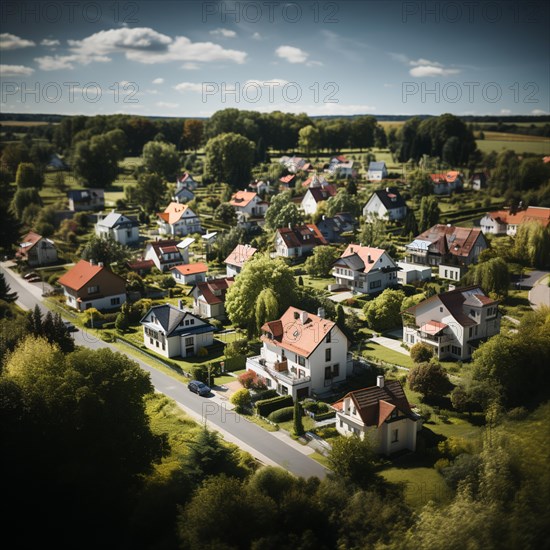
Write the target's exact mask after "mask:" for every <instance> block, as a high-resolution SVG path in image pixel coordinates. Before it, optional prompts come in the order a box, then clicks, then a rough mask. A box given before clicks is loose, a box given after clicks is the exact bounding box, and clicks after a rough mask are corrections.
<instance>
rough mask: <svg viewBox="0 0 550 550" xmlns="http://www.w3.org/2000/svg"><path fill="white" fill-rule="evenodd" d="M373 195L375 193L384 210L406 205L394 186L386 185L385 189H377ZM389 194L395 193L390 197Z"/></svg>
mask: <svg viewBox="0 0 550 550" xmlns="http://www.w3.org/2000/svg"><path fill="white" fill-rule="evenodd" d="M373 195H376V196H377V197H378V198H379V199H380V201H381V202H382V204H383V205H384V206H385V207H386V210H392V209H393V208H401V207H403V206H406V204H405V201H404V200H403V197H402V196H401V195H400V194H399V191H398V190H397V189H395V187H388V188H386V189H377V190H376V191H375V192H374V193H373ZM390 195H395V198H394V197H391V196H390Z"/></svg>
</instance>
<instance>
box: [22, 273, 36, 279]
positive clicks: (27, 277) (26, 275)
mask: <svg viewBox="0 0 550 550" xmlns="http://www.w3.org/2000/svg"><path fill="white" fill-rule="evenodd" d="M32 277H38V273H35V272H34V271H31V272H30V273H26V274H25V275H23V279H27V280H28V279H31V278H32Z"/></svg>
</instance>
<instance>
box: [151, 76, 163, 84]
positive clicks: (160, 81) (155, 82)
mask: <svg viewBox="0 0 550 550" xmlns="http://www.w3.org/2000/svg"><path fill="white" fill-rule="evenodd" d="M153 84H164V78H160V77H159V78H155V80H153Z"/></svg>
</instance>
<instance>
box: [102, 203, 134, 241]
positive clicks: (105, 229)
mask: <svg viewBox="0 0 550 550" xmlns="http://www.w3.org/2000/svg"><path fill="white" fill-rule="evenodd" d="M95 234H96V235H97V236H98V237H100V238H102V239H108V238H111V239H113V240H114V241H117V242H118V243H120V244H125V245H129V244H135V243H137V242H139V222H138V221H137V220H136V219H132V218H129V217H128V216H124V215H123V214H119V213H118V212H115V210H113V211H112V212H110V213H109V214H107V215H106V216H105V217H103V216H102V215H101V214H100V215H99V219H98V222H97V223H96V224H95Z"/></svg>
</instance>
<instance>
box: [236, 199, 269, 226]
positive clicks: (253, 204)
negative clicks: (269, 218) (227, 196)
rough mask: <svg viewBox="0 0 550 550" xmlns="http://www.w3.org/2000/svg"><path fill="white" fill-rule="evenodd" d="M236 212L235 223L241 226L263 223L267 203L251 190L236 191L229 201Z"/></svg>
mask: <svg viewBox="0 0 550 550" xmlns="http://www.w3.org/2000/svg"><path fill="white" fill-rule="evenodd" d="M229 204H230V205H231V206H232V207H233V208H234V209H235V213H236V214H237V223H238V225H240V226H242V227H250V226H252V225H263V223H264V217H265V213H266V210H267V207H268V206H269V205H268V203H267V202H266V201H264V200H262V198H261V197H260V195H258V193H254V192H252V191H237V192H236V193H235V194H234V195H233V196H232V197H231V200H230V201H229Z"/></svg>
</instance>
